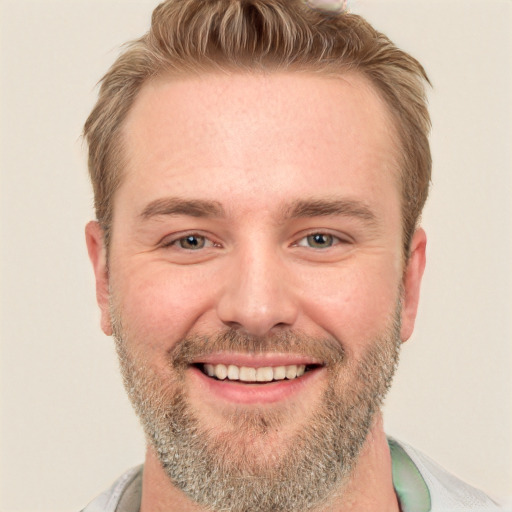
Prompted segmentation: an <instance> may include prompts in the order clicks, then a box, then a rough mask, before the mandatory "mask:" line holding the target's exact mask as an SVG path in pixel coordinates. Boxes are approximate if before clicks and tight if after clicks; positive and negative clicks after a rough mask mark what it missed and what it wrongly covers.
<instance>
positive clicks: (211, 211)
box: [139, 197, 225, 220]
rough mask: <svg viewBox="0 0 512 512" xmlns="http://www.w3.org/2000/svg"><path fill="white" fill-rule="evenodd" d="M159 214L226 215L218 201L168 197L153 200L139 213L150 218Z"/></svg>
mask: <svg viewBox="0 0 512 512" xmlns="http://www.w3.org/2000/svg"><path fill="white" fill-rule="evenodd" d="M159 215H188V216H190V217H224V216H225V212H224V208H223V207H222V205H221V204H220V203H219V202H217V201H206V200H203V199H181V198H178V197H166V198H163V199H155V200H154V201H151V202H150V203H149V204H148V205H147V206H146V207H145V208H144V210H142V212H141V214H140V215H139V217H140V218H142V219H143V220H148V219H151V218H153V217H157V216H159Z"/></svg>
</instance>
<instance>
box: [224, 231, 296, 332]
mask: <svg viewBox="0 0 512 512" xmlns="http://www.w3.org/2000/svg"><path fill="white" fill-rule="evenodd" d="M233 256H234V257H233V260H232V262H230V263H232V266H231V267H230V268H228V269H227V274H228V275H227V278H226V281H225V283H224V286H223V289H222V294H221V297H220V298H219V301H218V304H217V313H218V316H219V318H220V320H221V321H222V322H223V323H225V324H226V325H229V326H230V327H234V328H239V329H243V330H245V331H246V332H247V333H249V334H253V335H256V336H262V335H265V334H266V333H268V332H269V331H270V330H271V329H272V328H274V327H278V326H279V327H283V326H291V325H292V324H293V323H294V322H295V320H296V316H297V305H296V303H295V301H294V297H293V290H292V286H291V283H290V282H289V279H288V278H287V275H288V272H287V269H286V268H285V262H284V259H283V257H282V254H280V251H279V249H278V248H277V247H276V246H274V245H273V244H271V243H269V241H268V240H264V241H263V240H261V239H260V240H259V241H258V240H255V239H253V240H251V241H250V242H249V243H245V244H240V245H239V246H238V247H237V248H236V249H235V250H234V255H233Z"/></svg>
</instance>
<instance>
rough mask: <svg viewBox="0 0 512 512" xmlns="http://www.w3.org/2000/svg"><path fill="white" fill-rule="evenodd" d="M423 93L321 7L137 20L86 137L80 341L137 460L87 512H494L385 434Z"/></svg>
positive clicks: (334, 12)
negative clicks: (129, 413)
mask: <svg viewBox="0 0 512 512" xmlns="http://www.w3.org/2000/svg"><path fill="white" fill-rule="evenodd" d="M341 4H343V3H341ZM425 81H427V77H426V74H425V72H424V70H423V68H422V67H421V65H420V64H419V63H418V62H417V61H416V60H415V59H413V58H412V57H411V56H409V55H407V54H406V53H404V52H402V51H401V50H399V49H398V48H396V47H395V46H394V45H393V44H392V43H391V42H390V41H389V40H388V39H387V38H386V37H385V36H384V35H382V34H379V33H378V32H376V31H375V30H374V29H373V28H372V27H371V26H370V25H369V24H368V23H367V22H365V21H364V20H363V19H362V18H360V17H358V16H355V15H352V14H349V13H348V12H346V10H345V8H344V6H343V5H336V3H335V2H323V3H319V2H316V3H312V2H305V1H303V0H208V1H205V0H168V1H167V2H165V3H163V4H161V5H160V6H159V7H158V8H157V9H156V10H155V12H154V14H153V19H152V25H151V29H150V31H149V33H148V34H147V35H146V36H144V37H143V38H141V39H140V40H138V41H136V42H135V43H133V44H132V45H131V46H130V47H129V48H128V49H127V50H126V51H125V53H124V54H123V55H121V57H119V59H118V60H117V61H116V63H115V64H114V65H113V66H112V68H111V69H110V70H109V72H108V73H107V75H106V76H105V77H104V79H103V82H102V87H101V91H100V97H99V100H98V103H97V105H96V107H95V108H94V110H93V112H92V113H91V115H90V117H89V119H88V120H87V123H86V126H85V135H86V138H87V141H88V144H89V169H90V173H91V178H92V182H93V188H94V193H95V207H96V215H97V221H96V222H91V223H89V224H88V226H87V228H86V238H87V245H88V250H89V255H90V258H91V261H92V263H93V267H94V271H95V276H96V287H97V299H98V304H99V306H100V310H101V325H102V329H103V331H104V332H105V333H106V334H107V335H113V337H114V339H115V342H116V348H117V351H118V354H119V359H120V364H121V369H122V373H123V378H124V382H125V386H126V389H127V391H128V394H129V396H130V398H131V400H132V403H133V405H134V408H135V410H136V412H137V414H138V415H139V418H140V420H141V423H142V425H143V427H144V430H145V434H146V438H147V453H146V460H145V464H144V468H143V470H142V468H136V469H134V470H131V471H129V472H128V473H126V474H125V475H123V476H122V477H121V478H120V479H119V480H118V482H116V484H114V486H113V487H112V489H110V490H109V491H107V492H106V493H104V494H103V495H101V496H100V497H99V498H97V499H96V500H95V501H93V502H92V503H91V504H90V505H89V506H88V507H87V508H86V509H85V510H86V511H87V512H91V511H94V512H95V511H119V512H132V511H138V510H140V511H142V512H148V511H151V512H153V511H164V510H165V511H173V510H176V511H189V510H190V511H206V510H213V511H233V512H245V511H260V512H263V511H265V512H274V511H302V510H314V511H333V512H334V511H365V512H368V511H370V512H371V511H379V512H387V511H390V512H391V511H400V510H401V511H404V512H405V511H414V512H426V511H429V510H432V511H451V510H479V511H483V510H498V506H497V505H496V504H495V503H494V502H493V501H492V500H491V499H490V498H488V497H487V496H486V495H484V494H483V493H481V492H480V491H478V490H476V489H473V488H471V487H469V486H467V485H466V484H464V483H462V482H460V481H459V480H457V479H455V478H454V477H452V476H450V475H447V474H446V473H445V472H444V471H443V470H442V469H440V468H439V467H437V466H436V465H435V464H434V463H432V462H431V461H430V460H429V459H427V458H425V457H424V456H423V455H421V454H419V453H417V452H416V451H415V450H413V449H412V448H410V447H407V446H405V445H402V444H401V443H399V442H397V441H395V440H393V439H388V438H386V436H385V434H384V431H383V426H382V417H381V413H380V406H381V404H382V400H383V398H384V396H385V394H386V391H387V390H388V388H389V386H390V383H391V380H392V376H393V373H394V370H395V368H396V365H397V362H398V355H399V348H400V344H401V343H402V342H403V341H405V340H407V339H408V338H409V337H410V335H411V333H412V331H413V327H414V320H415V316H416V310H417V304H418V299H419V291H420V283H421V278H422V274H423V269H424V266H425V246H426V236H425V233H424V231H423V230H422V229H421V227H419V225H418V219H419V216H420V213H421V211H422V208H423V205H424V203H425V200H426V197H427V193H428V186H429V181H430V169H431V159H430V150H429V145H428V132H429V127H430V121H429V116H428V112H427V109H426V104H425V92H424V82H425Z"/></svg>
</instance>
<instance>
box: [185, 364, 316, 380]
mask: <svg viewBox="0 0 512 512" xmlns="http://www.w3.org/2000/svg"><path fill="white" fill-rule="evenodd" d="M195 366H196V367H197V368H199V370H201V371H202V372H203V373H204V374H205V375H206V376H207V377H210V378H212V379H215V380H219V381H233V382H239V383H247V384H254V383H256V384H261V383H263V384H264V383H269V382H279V381H286V380H295V379H298V378H300V377H302V376H303V375H304V374H305V373H307V372H310V371H313V370H315V369H317V368H320V367H321V365H318V364H311V365H304V364H301V365H296V364H291V365H285V366H262V367H258V368H254V367H250V366H236V365H234V364H230V365H225V364H203V363H201V364H197V365H195Z"/></svg>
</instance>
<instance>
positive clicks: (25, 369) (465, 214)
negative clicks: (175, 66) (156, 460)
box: [0, 0, 512, 512]
mask: <svg viewBox="0 0 512 512" xmlns="http://www.w3.org/2000/svg"><path fill="white" fill-rule="evenodd" d="M154 6H155V3H154V2H152V1H148V0H139V1H137V2H134V1H128V0H87V1H86V0H82V1H77V0H74V1H73V0H60V1H59V0H41V1H35V0H33V1H28V0H0V8H1V12H0V38H1V39H0V57H1V62H0V63H1V73H0V101H1V103H0V112H1V148H0V150H1V153H0V158H1V160H0V166H1V167H0V170H1V181H0V186H1V233H0V240H1V245H2V263H1V276H0V279H1V282H0V284H1V300H2V303H1V335H2V338H1V347H0V349H1V352H0V365H1V366H0V370H1V374H0V378H1V381H0V384H1V388H0V393H1V394H0V414H1V424H0V510H1V511H3V512H14V511H23V512H29V511H38V512H45V511H48V512H49V511H52V512H60V511H65V510H68V511H72V510H79V509H80V508H81V507H82V506H84V505H85V504H86V503H87V502H88V501H89V500H90V499H92V497H93V496H94V495H96V494H97V493H98V492H99V491H101V490H102V489H103V488H105V487H106V486H108V485H109V484H110V483H111V482H112V480H113V479H114V478H116V477H117V476H118V475H119V474H120V473H121V472H122V471H124V470H125V469H126V468H128V467H129V466H132V465H135V464H137V463H139V462H141V461H142V459H143V455H144V446H143V438H142V435H141V433H140V431H139V427H138V424H137V420H136V419H135V417H134V415H133V413H132V411H131V408H130V405H129V404H128V401H127V399H126V398H125V395H124V391H123V389H122V386H121V381H120V378H119V376H118V371H117V363H116V360H115V356H114V351H113V346H112V343H111V340H110V339H109V338H106V337H105V336H103V334H102V333H101V331H100V329H99V324H98V314H97V311H96V305H95V299H94V290H93V277H92V272H91V270H90V268H89V263H88V261H87V256H86V250H85V244H84V236H83V227H84V225H85V223H86V221H87V220H88V219H90V218H91V216H92V208H91V204H92V194H91V191H90V188H89V184H88V181H87V175H86V167H85V155H84V151H83V149H82V148H81V141H80V133H81V127H82V123H83V121H84V120H85V118H86V116H87V113H88V111H89V110H90V108H91V107H92V105H93V102H94V98H95V89H94V87H95V83H96V81H97V80H98V79H99V78H100V76H101V75H102V74H103V73H104V72H105V70H106V69H107V67H108V66H109V65H110V63H111V62H112V61H113V60H114V58H115V56H116V55H117V52H118V47H119V45H120V44H121V43H123V42H125V41H126V40H128V39H131V38H135V37H137V36H138V35H140V34H141V33H142V32H144V31H145V30H146V28H147V26H148V22H149V16H150V12H151V10H152V8H153V7H154ZM352 7H353V10H355V11H356V12H361V13H363V14H365V15H366V16H367V17H368V18H369V19H370V20H371V21H373V22H374V23H375V25H376V26H377V27H378V28H380V29H381V30H383V31H385V32H387V33H388V35H390V37H391V38H392V39H394V40H395V42H396V43H398V44H399V45H400V46H402V47H403V48H404V49H406V50H408V51H410V52H411V53H412V54H413V55H415V56H416V57H418V58H419V59H420V60H421V61H422V62H423V63H424V65H425V67H426V68H427V70H428V72H429V74H430V77H431V79H432V82H433V85H434V91H433V92H432V94H431V96H430V97H431V106H432V117H433V122H434V131H433V135H432V147H433V154H434V180H433V188H432V194H431V198H430V201H429V203H428V207H427V210H426V212H425V215H424V225H425V227H426V229H427V233H428V235H429V245H428V266H427V272H426V275H425V281H424V288H423V295H422V302H421V305H420V313H419V318H418V323H417V329H416V332H415V334H414V336H413V338H412V339H411V340H410V341H409V342H408V343H407V344H406V346H405V347H404V351H403V358H402V364H401V368H400V370H399V373H398V376H397V378H396V382H395V386H394V389H393V391H392V393H391V395H390V396H389V399H388V400H387V405H386V426H387V430H388V432H390V433H392V434H394V435H396V436H398V437H399V438H401V439H404V440H407V441H408V442H410V443H411V444H413V445H415V446H416V447H418V448H420V449H421V450H423V451H425V452H426V453H428V454H429V455H430V456H431V457H433V458H434V459H436V460H437V461H438V462H440V463H441V464H442V465H444V466H445V467H446V468H448V469H449V470H450V471H452V472H454V473H456V474H457V475H459V476H460V477H462V478H463V479H465V480H467V481H469V482H471V483H473V484H474V485H477V486H479V487H481V488H484V489H486V490H487V491H489V492H491V493H494V494H496V495H501V496H508V497H510V496H512V371H511V370H512V320H511V312H512V269H511V261H512V211H511V210H512V207H511V198H512V149H511V141H512V35H511V32H512V2H511V1H510V0H478V1H457V0H451V1H450V0H444V1H432V0H404V1H398V0H387V1H384V0H359V1H353V2H352Z"/></svg>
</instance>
